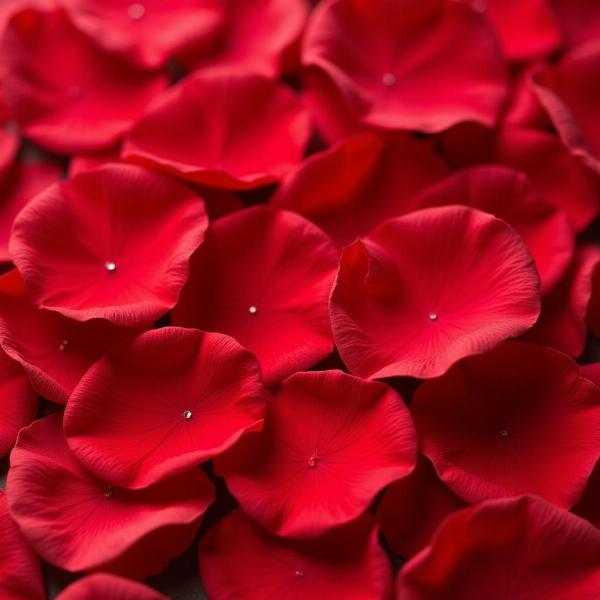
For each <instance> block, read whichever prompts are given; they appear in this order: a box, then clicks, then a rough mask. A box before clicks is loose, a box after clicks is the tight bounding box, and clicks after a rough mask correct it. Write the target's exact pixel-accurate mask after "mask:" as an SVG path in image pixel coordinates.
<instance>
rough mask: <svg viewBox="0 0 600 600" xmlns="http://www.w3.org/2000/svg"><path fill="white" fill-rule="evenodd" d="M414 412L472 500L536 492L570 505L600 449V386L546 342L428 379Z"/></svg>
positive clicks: (443, 469)
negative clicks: (590, 380) (548, 346)
mask: <svg viewBox="0 0 600 600" xmlns="http://www.w3.org/2000/svg"><path fill="white" fill-rule="evenodd" d="M411 411H412V414H413V417H414V419H415V425H416V427H417V431H418V433H419V440H420V442H421V448H422V450H423V453H424V454H425V455H426V456H427V457H428V458H429V459H430V460H431V462H432V463H433V465H434V467H435V469H436V471H437V473H438V475H439V476H440V479H442V481H444V482H445V483H446V484H447V485H448V487H449V488H450V489H451V490H453V491H454V492H455V493H456V494H457V495H459V496H460V497H461V498H464V499H465V500H467V501H469V502H480V501H482V500H487V499H491V498H499V497H503V496H516V495H519V494H524V493H527V494H536V495H538V496H541V497H543V498H545V499H546V500H548V501H550V502H553V503H554V504H557V505H558V506H561V507H563V508H569V507H571V506H572V505H573V504H574V503H575V502H576V501H577V499H578V498H579V497H580V496H581V494H582V492H583V489H584V487H585V482H586V480H587V479H588V477H589V476H590V474H591V472H592V469H593V468H594V465H595V464H596V461H597V460H598V457H599V456H600V433H599V432H600V390H599V389H598V388H597V387H596V386H595V385H593V384H591V383H590V382H589V381H587V380H586V379H584V378H583V377H581V374H580V372H579V367H578V365H577V364H576V363H575V362H573V361H572V360H571V359H570V358H569V357H567V356H566V355H564V354H561V353H560V352H556V351H555V350H552V349H551V348H547V347H544V346H540V345H537V344H528V343H525V342H506V343H505V344H503V345H501V346H499V347H498V348H496V349H494V350H492V351H491V352H488V353H487V354H482V355H480V356H472V357H470V358H466V359H464V360H463V361H461V362H460V363H459V364H458V365H456V366H455V367H453V368H452V369H451V370H450V371H449V372H448V373H447V374H446V375H444V376H443V377H440V378H439V379H436V380H432V381H428V382H426V383H424V384H423V385H422V386H421V387H420V388H419V389H418V390H417V393H416V394H415V397H414V398H413V402H412V404H411ZM549 440H551V441H552V443H549ZM573 440H577V443H576V444H574V443H573Z"/></svg>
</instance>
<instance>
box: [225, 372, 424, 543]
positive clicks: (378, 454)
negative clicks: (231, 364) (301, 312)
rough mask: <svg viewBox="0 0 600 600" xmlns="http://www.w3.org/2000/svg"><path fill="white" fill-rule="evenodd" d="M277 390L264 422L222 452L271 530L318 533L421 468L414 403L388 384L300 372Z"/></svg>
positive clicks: (245, 502)
mask: <svg viewBox="0 0 600 600" xmlns="http://www.w3.org/2000/svg"><path fill="white" fill-rule="evenodd" d="M274 394H275V398H274V399H273V401H272V402H270V403H269V404H268V408H267V416H266V417H265V429H264V432H262V433H256V434H253V435H249V436H247V437H246V438H244V439H243V440H242V441H241V442H240V444H239V445H237V446H235V447H234V448H233V449H232V450H231V451H230V452H228V453H227V454H225V455H223V456H221V457H218V458H217V459H216V460H215V469H216V471H217V472H218V473H219V474H220V475H222V476H223V477H225V480H226V481H227V486H228V488H229V490H230V491H231V493H232V494H233V495H234V496H235V497H236V499H237V500H238V501H239V503H240V506H241V507H242V509H243V510H244V511H245V512H246V513H247V514H249V515H250V516H252V518H254V519H255V520H256V521H258V522H259V523H260V524H261V525H262V526H263V527H265V528H267V529H268V530H269V531H272V532H273V533H276V534H277V535H283V536H286V537H298V538H306V537H315V536H318V535H320V534H322V533H324V532H325V531H327V530H329V529H331V528H333V527H335V526H337V525H340V524H342V523H347V522H349V521H351V520H352V519H355V518H356V517H358V516H359V515H360V514H362V513H364V512H365V511H366V510H367V509H368V507H369V505H370V503H371V502H372V501H373V499H374V498H375V495H376V494H377V492H379V491H380V490H381V489H383V488H384V487H385V486H386V485H387V484H389V483H391V482H392V481H395V480H397V479H401V478H402V477H405V476H406V475H408V474H409V473H410V472H411V471H412V469H413V468H414V466H415V462H416V439H415V433H414V428H413V425H412V421H411V419H410V415H409V412H408V410H407V409H406V407H405V406H404V404H403V402H402V398H400V396H399V395H398V394H396V393H395V392H394V391H393V390H392V389H391V388H389V387H387V386H386V385H384V384H382V383H378V382H369V381H364V380H361V379H359V378H357V377H352V376H351V375H347V374H345V373H342V372H341V371H321V372H313V373H296V374H295V375H292V376H291V377H289V378H288V379H286V380H285V381H284V382H283V384H282V385H281V386H280V387H279V388H277V389H276V390H275V392H274Z"/></svg>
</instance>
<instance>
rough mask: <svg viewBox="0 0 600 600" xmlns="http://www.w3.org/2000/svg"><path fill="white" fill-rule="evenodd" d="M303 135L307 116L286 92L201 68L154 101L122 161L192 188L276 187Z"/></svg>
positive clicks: (257, 79)
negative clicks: (192, 184) (172, 177)
mask: <svg viewBox="0 0 600 600" xmlns="http://www.w3.org/2000/svg"><path fill="white" fill-rule="evenodd" d="M242 98H243V102H240V99H242ZM190 123H196V124H197V127H198V128H199V129H196V128H190ZM309 133H310V128H309V118H308V113H307V112H306V110H305V109H304V106H303V104H302V101H301V100H300V99H299V98H298V97H297V96H296V95H295V94H294V93H293V92H292V91H291V90H290V89H289V88H287V87H285V86H283V85H281V84H278V83H276V82H273V81H271V80H270V79H268V78H267V77H265V76H263V75H258V74H255V73H252V72H250V73H248V72H245V71H240V70H228V69H224V68H220V69H210V70H204V71H202V70H201V71H198V72H197V73H195V74H192V75H190V76H189V77H186V78H185V79H184V80H183V81H181V82H180V83H179V84H178V85H176V86H174V87H173V88H171V89H170V90H169V91H168V92H166V93H165V94H163V96H162V97H161V98H160V99H159V100H158V101H157V102H156V103H154V105H153V106H152V108H151V109H150V110H149V111H148V112H147V113H146V114H145V115H144V117H143V118H142V119H140V121H139V122H138V123H137V124H136V126H135V127H134V128H133V130H132V131H131V133H130V134H129V135H128V136H127V139H126V140H125V144H124V147H123V152H122V156H123V157H124V158H125V159H127V160H128V161H131V162H135V163H139V164H144V165H148V166H152V167H154V168H157V169H160V170H163V171H166V172H168V173H171V174H173V175H175V176H177V177H180V178H182V179H185V180H188V181H193V182H195V183H200V184H204V185H208V186H212V187H218V188H225V189H232V190H244V189H252V188H257V187H261V186H264V185H267V184H272V183H277V182H278V181H279V180H280V179H281V178H282V177H283V176H284V175H285V174H286V173H287V172H288V171H290V169H291V168H292V167H293V166H294V165H295V164H296V163H298V162H299V161H300V160H301V158H302V154H303V152H304V148H305V146H306V144H307V142H308V136H309ZM259 140H260V143H258V141H259Z"/></svg>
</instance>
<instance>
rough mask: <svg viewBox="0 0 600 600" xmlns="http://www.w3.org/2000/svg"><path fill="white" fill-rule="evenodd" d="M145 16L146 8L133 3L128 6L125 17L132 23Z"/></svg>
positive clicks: (138, 3)
mask: <svg viewBox="0 0 600 600" xmlns="http://www.w3.org/2000/svg"><path fill="white" fill-rule="evenodd" d="M145 14H146V7H145V6H144V5H143V4H141V3H140V2H134V3H133V4H130V5H129V8H128V9H127V15H128V16H129V18H130V19H131V20H132V21H139V20H140V19H143V18H144V16H145Z"/></svg>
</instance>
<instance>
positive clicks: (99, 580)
mask: <svg viewBox="0 0 600 600" xmlns="http://www.w3.org/2000/svg"><path fill="white" fill-rule="evenodd" d="M100 598H104V599H105V600H108V599H110V600H169V598H168V597H167V596H165V595H164V594H160V593H159V592H157V591H156V590H153V589H152V588H151V587H148V586H147V585H144V584H143V583H138V582H137V581H131V580H130V579H125V578H124V577H119V576H117V575H109V574H107V573H96V574H94V575H88V576H87V577H82V578H81V579H78V580H77V581H76V582H75V583H72V584H71V585H69V586H68V587H66V588H65V589H64V590H63V591H62V592H61V593H60V594H59V595H58V596H57V597H56V600H99V599H100Z"/></svg>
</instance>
